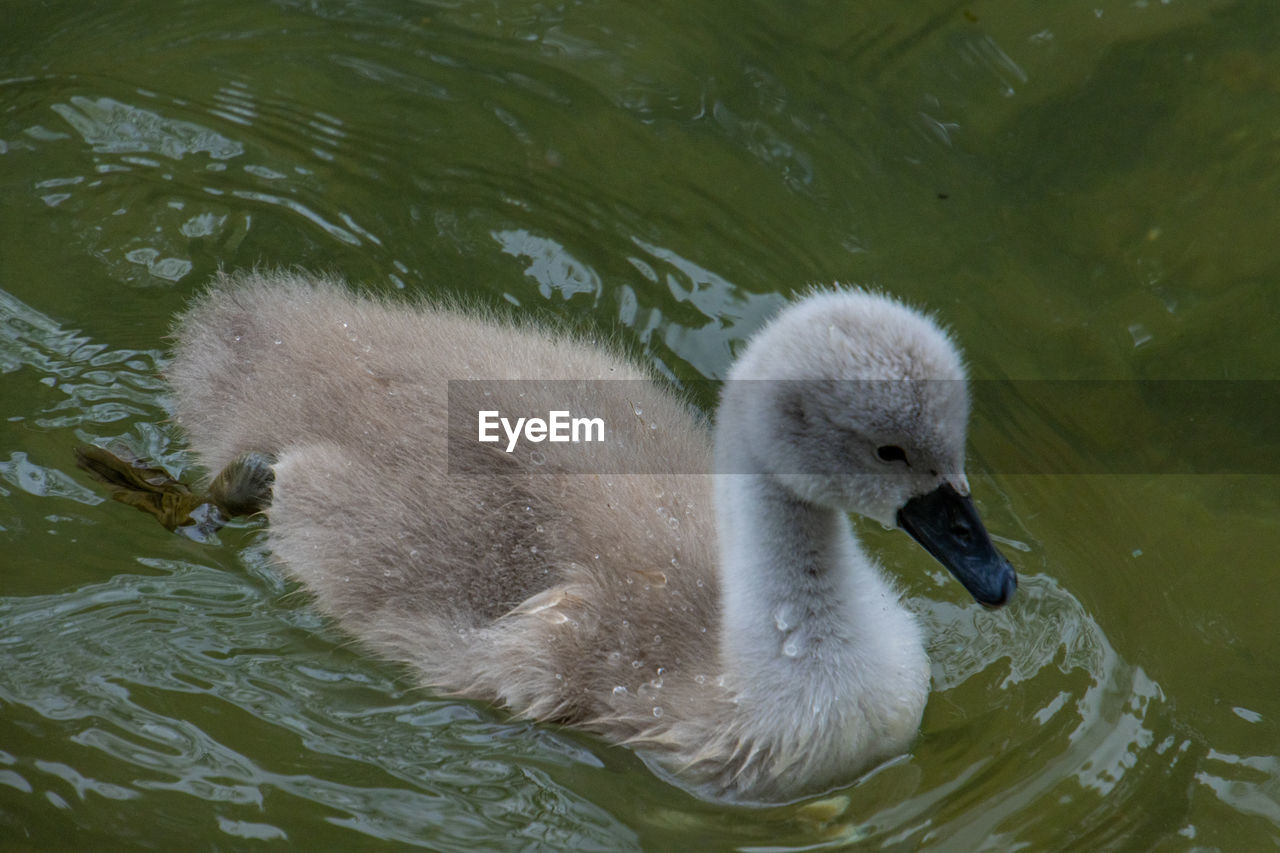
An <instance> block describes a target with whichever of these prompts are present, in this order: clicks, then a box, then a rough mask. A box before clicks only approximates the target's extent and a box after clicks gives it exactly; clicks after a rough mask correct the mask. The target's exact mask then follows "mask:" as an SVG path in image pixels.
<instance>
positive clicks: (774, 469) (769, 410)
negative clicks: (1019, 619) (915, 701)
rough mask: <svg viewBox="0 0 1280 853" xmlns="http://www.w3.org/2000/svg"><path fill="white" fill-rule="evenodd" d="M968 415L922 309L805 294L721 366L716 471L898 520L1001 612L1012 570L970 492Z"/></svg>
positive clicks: (951, 359)
mask: <svg viewBox="0 0 1280 853" xmlns="http://www.w3.org/2000/svg"><path fill="white" fill-rule="evenodd" d="M968 418H969V392H968V386H967V383H966V373H965V368H964V362H963V359H962V358H961V355H960V352H959V350H958V349H957V347H956V345H955V344H954V343H953V342H952V340H951V338H950V336H949V335H948V334H947V333H946V332H945V331H943V329H942V328H941V327H940V326H939V325H938V324H937V323H936V322H934V321H933V320H932V319H931V318H930V317H928V316H926V315H924V314H922V313H920V312H918V311H916V310H914V309H912V308H909V307H907V306H905V305H903V304H902V303H900V302H898V301H896V300H894V299H892V298H890V297H887V296H884V295H881V294H877V293H872V292H868V291H864V290H841V291H829V292H822V293H817V294H814V295H812V296H810V297H809V298H807V299H805V300H803V301H801V302H799V303H797V304H795V305H793V306H791V307H789V308H788V309H787V310H785V311H783V312H782V313H781V314H780V315H779V316H778V317H777V318H775V319H774V320H773V321H772V322H771V323H769V324H768V325H767V326H765V328H764V329H762V330H761V331H760V332H759V333H758V334H757V335H756V336H755V337H753V338H752V340H751V342H750V344H749V345H748V347H747V349H746V351H745V352H744V353H743V355H742V357H741V358H740V359H739V360H738V362H737V363H736V364H735V365H734V367H733V370H732V371H731V372H730V374H729V381H728V382H726V384H725V389H724V392H723V396H722V401H721V408H720V416H719V420H718V426H717V442H716V448H717V449H716V452H717V464H718V471H719V472H720V473H749V474H757V475H762V476H765V477H767V478H769V479H771V480H773V481H774V482H775V483H776V484H778V485H779V486H780V487H781V488H782V489H783V490H784V491H785V492H787V493H790V495H791V496H792V497H794V498H795V499H798V500H799V501H801V502H804V503H807V504H811V505H816V506H821V507H827V508H831V509H838V510H842V511H845V512H854V513H858V514H860V515H863V516H866V517H868V518H872V519H874V520H876V521H879V522H881V523H882V524H885V525H887V526H897V527H901V528H903V529H904V530H906V531H907V533H908V534H910V535H911V536H912V538H914V539H916V540H917V541H918V542H920V544H921V545H923V546H924V547H925V549H926V550H928V551H929V553H930V554H932V555H933V556H934V557H935V558H936V559H938V560H939V562H941V563H942V564H943V565H944V566H946V567H947V568H948V569H949V570H950V571H951V572H952V573H953V574H954V575H955V576H956V577H957V579H959V580H960V581H961V583H963V584H964V586H965V588H966V589H968V591H969V592H970V594H972V595H973V596H974V598H975V599H977V600H978V601H979V602H982V603H983V604H988V605H993V606H999V605H1002V604H1004V603H1005V602H1006V601H1008V599H1009V598H1010V597H1011V596H1012V594H1013V591H1014V589H1015V587H1016V577H1015V575H1014V572H1013V568H1012V567H1011V566H1010V565H1009V563H1008V561H1007V560H1005V559H1004V557H1002V556H1001V555H1000V554H999V552H997V551H996V550H995V547H994V546H993V545H992V544H991V539H990V537H989V535H988V534H987V532H986V530H985V528H984V527H983V526H982V522H981V521H980V520H979V518H978V515H977V512H976V510H975V509H974V507H973V503H972V501H971V500H970V498H969V483H968V480H967V479H966V478H965V474H964V447H965V435H966V429H967V424H968ZM729 424H732V426H729Z"/></svg>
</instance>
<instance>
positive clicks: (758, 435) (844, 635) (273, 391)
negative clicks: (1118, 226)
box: [169, 273, 1016, 802]
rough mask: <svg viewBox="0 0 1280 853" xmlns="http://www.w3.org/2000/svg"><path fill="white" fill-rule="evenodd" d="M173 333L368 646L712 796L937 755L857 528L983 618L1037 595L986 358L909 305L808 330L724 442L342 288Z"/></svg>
mask: <svg viewBox="0 0 1280 853" xmlns="http://www.w3.org/2000/svg"><path fill="white" fill-rule="evenodd" d="M176 339H177V344H176V353H175V357H174V360H173V363H172V365H171V367H170V370H169V376H170V381H171V384H172V386H173V390H174V395H175V399H176V404H177V412H176V417H177V420H178V422H179V423H180V424H181V425H182V426H183V427H184V429H185V430H186V431H187V433H188V436H189V439H190V443H191V446H192V448H193V449H194V450H195V452H196V454H197V455H198V456H199V458H200V461H201V462H202V463H203V464H204V465H205V467H206V468H207V469H208V470H210V471H213V472H217V471H220V470H223V469H226V470H225V471H224V472H223V475H222V476H220V477H219V482H220V483H223V484H225V483H239V484H242V487H241V488H242V489H243V488H244V487H243V484H246V483H247V484H251V486H250V487H249V488H256V489H259V490H261V493H260V494H256V495H245V494H243V493H241V494H236V495H233V497H234V498H235V501H234V502H235V503H236V504H237V505H238V506H240V507H243V508H249V507H254V506H259V505H261V506H265V507H266V509H265V513H266V515H267V517H268V519H269V521H270V526H269V528H268V544H269V547H270V549H271V551H272V553H273V555H274V557H275V559H276V560H278V561H279V563H280V564H281V565H282V566H283V568H284V570H285V571H286V572H287V573H288V574H289V575H291V576H292V577H294V578H296V579H297V580H298V581H300V582H301V583H302V584H303V585H305V586H306V588H307V589H308V590H309V591H310V592H311V593H312V595H313V596H314V598H315V600H316V604H317V606H318V607H319V608H320V609H321V610H322V611H323V612H325V613H327V614H329V615H330V616H332V617H333V618H334V619H335V620H336V621H337V622H338V623H339V625H341V627H342V628H343V629H344V630H345V631H347V632H349V633H350V634H351V635H353V636H354V637H356V638H358V639H359V640H360V641H362V642H363V643H364V644H365V645H366V646H367V647H368V648H369V649H371V650H373V651H374V652H376V653H378V654H380V655H383V656H386V657H388V658H392V659H395V660H400V661H404V662H406V663H408V664H410V665H411V666H412V667H414V668H415V669H416V670H417V673H418V675H419V676H420V677H421V678H422V680H423V681H424V682H425V683H426V684H429V685H432V686H435V687H437V688H441V689H444V690H447V691H451V692H454V693H457V694H460V695H464V696H470V697H474V698H478V699H483V700H488V701H491V702H495V703H497V704H500V705H502V706H505V707H506V708H508V709H510V710H511V711H513V712H514V713H516V714H520V715H524V716H528V717H533V718H538V719H543V720H549V721H553V722H557V723H564V724H570V725H576V726H580V727H582V728H586V729H589V730H592V731H595V732H598V733H600V734H601V735H603V736H604V737H606V738H608V739H609V740H611V741H614V742H620V743H629V744H633V745H636V746H637V747H639V748H640V749H641V750H642V754H643V755H645V756H646V758H647V759H648V760H650V761H651V763H653V764H654V765H656V766H658V767H660V768H661V769H663V770H664V771H665V772H667V773H670V774H672V775H673V776H675V777H676V778H677V779H678V780H679V781H681V782H682V783H683V784H686V785H688V786H689V787H691V788H694V789H695V790H698V791H700V792H702V793H704V794H707V795H711V796H718V797H723V798H727V799H734V800H741V801H755V802H763V801H778V800H783V799H790V798H794V797H797V796H800V795H803V794H809V793H815V792H819V791H823V790H826V789H829V788H831V787H833V786H835V785H837V784H839V783H841V782H847V781H850V780H851V779H852V778H853V777H854V776H855V775H856V774H857V773H858V772H859V771H860V770H863V769H865V768H867V767H868V766H869V765H871V764H872V763H873V762H876V761H879V760H882V759H884V758H886V757H889V756H892V755H894V754H896V753H899V752H901V751H902V750H903V749H905V748H906V747H907V745H908V744H909V743H910V742H911V740H912V738H913V737H914V735H915V732H916V729H917V728H918V726H919V722H920V717H921V714H922V712H923V710H924V705H925V700H926V697H927V694H928V687H929V669H928V660H927V658H926V656H925V651H924V644H923V642H922V638H921V636H920V631H919V629H918V627H917V626H916V623H915V621H914V620H913V618H912V616H911V614H910V613H909V612H908V611H907V610H906V609H905V608H904V607H903V606H902V605H901V603H900V602H899V600H898V594H897V593H896V592H895V590H894V589H893V587H892V586H891V585H890V583H889V582H888V581H887V580H886V579H885V578H884V577H883V575H882V573H881V569H880V568H879V566H878V565H877V564H876V563H875V562H874V561H873V560H872V559H871V558H870V557H868V556H867V555H866V554H864V553H863V551H862V550H861V549H860V548H859V545H858V542H857V540H856V539H855V538H854V535H853V532H852V529H851V527H850V524H849V520H848V517H847V515H846V513H848V512H857V513H860V514H862V515H865V516H868V517H870V518H873V519H876V520H878V521H881V522H883V523H885V524H890V525H895V524H896V525H898V526H900V527H902V528H904V529H905V530H906V531H907V532H908V533H909V534H910V535H911V536H912V537H914V538H915V539H917V540H918V541H919V542H920V543H921V544H922V545H924V547H925V548H926V549H928V551H929V552H930V553H931V554H933V556H934V557H936V558H937V559H938V560H939V561H940V562H942V563H943V564H944V565H945V566H946V567H947V568H948V569H950V570H951V571H952V573H954V574H955V575H956V577H957V578H958V579H959V580H960V581H961V582H962V583H963V584H964V585H965V587H966V588H967V589H968V590H969V592H970V593H971V594H972V595H973V596H974V597H975V598H976V599H977V600H978V601H980V602H982V603H984V604H988V605H993V606H999V605H1001V604H1004V603H1005V602H1006V601H1007V600H1008V599H1009V598H1010V597H1011V596H1012V594H1013V592H1014V588H1015V585H1016V581H1015V576H1014V572H1013V569H1012V567H1011V566H1010V565H1009V564H1008V562H1006V561H1005V560H1004V558H1003V557H1001V556H1000V555H999V554H998V553H997V552H996V550H995V548H994V547H993V546H992V544H991V540H990V539H989V537H988V536H987V533H986V531H985V530H984V529H983V527H982V524H981V522H980V521H979V520H978V517H977V514H976V512H975V511H974V508H973V504H972V502H971V501H970V499H969V497H968V493H969V485H968V482H967V481H966V480H965V477H964V472H963V462H964V439H965V429H966V422H967V417H968V396H967V391H966V388H965V381H964V380H965V373H964V367H963V365H962V362H961V359H960V356H959V354H958V353H957V351H956V348H955V347H954V345H953V344H952V343H951V341H950V339H949V338H948V337H947V335H946V334H945V333H943V332H942V331H941V330H940V329H939V328H938V326H937V325H935V324H934V323H933V322H932V321H931V320H930V319H928V318H927V317H925V316H923V315H921V314H919V313H917V312H915V311H913V310H911V309H910V308H907V307H905V306H903V305H901V304H900V303H898V302H896V301H894V300H892V299H890V298H887V297H885V296H880V295H877V294H873V293H867V292H865V291H860V290H845V291H834V292H827V293H819V294H816V295H813V296H810V297H808V298H807V299H805V300H803V301H801V302H799V303H797V304H795V305H792V306H791V307H789V308H788V309H786V310H785V311H783V312H782V313H781V314H780V315H779V316H778V317H777V318H776V319H774V320H773V321H772V322H771V323H770V324H769V325H767V326H766V327H765V328H764V329H763V330H761V331H760V332H759V333H758V334H756V336H755V337H754V338H753V339H752V340H751V342H750V344H749V345H748V347H747V349H746V351H745V353H744V354H743V356H742V358H741V360H740V361H739V362H738V363H737V365H736V366H735V367H734V368H733V371H732V373H731V375H730V378H729V381H728V382H726V383H725V386H724V389H723V391H722V399H721V403H720V408H719V413H718V416H717V419H716V426H715V430H714V436H712V435H710V434H709V433H708V430H707V429H706V428H705V426H704V424H703V423H702V421H701V420H700V419H699V417H698V416H697V414H696V413H694V412H693V411H691V410H690V409H689V408H688V407H687V406H686V405H685V404H684V403H683V402H681V401H680V400H679V399H677V398H676V397H674V396H673V395H671V394H669V393H668V392H666V391H664V390H663V389H662V388H661V387H659V386H658V385H656V384H654V383H652V382H651V381H649V379H648V378H647V377H646V374H645V373H644V372H643V371H642V370H640V369H638V368H636V367H635V366H633V365H631V364H629V363H628V362H627V361H625V360H623V359H621V358H619V357H618V356H616V355H614V354H613V353H611V352H608V351H602V350H600V349H599V348H596V347H593V346H591V345H589V344H588V343H587V342H585V341H582V340H580V339H576V338H573V337H570V336H564V335H555V334H548V333H546V332H545V331H541V330H537V329H533V328H530V327H528V326H524V325H513V324H511V323H510V322H507V321H503V320H499V319H495V318H493V317H486V316H477V315H475V314H468V313H465V312H460V311H456V310H452V309H445V308H438V307H432V306H422V305H419V306H409V305H403V304H393V303H390V302H384V301H380V300H377V299H373V298H369V297H364V296H356V295H353V294H352V293H351V292H350V291H349V290H347V289H346V288H345V287H344V286H342V285H341V284H340V283H338V282H335V281H329V280H322V279H311V278H303V277H299V276H296V275H292V274H284V273H279V274H265V275H264V274H258V273H254V274H244V275H238V276H221V277H220V278H219V279H218V280H217V281H215V282H214V284H213V286H212V287H211V288H210V290H209V291H208V292H207V293H206V294H204V295H203V296H202V297H200V298H198V299H197V300H196V301H195V303H194V304H193V305H192V306H191V308H190V309H189V310H188V311H187V312H186V313H185V314H184V315H182V316H181V317H180V318H179V321H178V324H177V328H176ZM449 380H472V381H461V382H459V381H453V382H451V381H449ZM502 380H524V381H518V382H512V381H502ZM584 380H615V381H607V382H606V381H584ZM617 380H626V381H617ZM482 410H487V411H496V412H499V413H501V416H503V417H507V418H509V419H510V420H511V421H512V422H514V421H515V418H516V417H526V416H532V415H541V416H543V417H545V416H546V414H547V413H549V412H552V411H556V410H567V411H569V412H572V413H573V414H575V415H584V416H591V417H598V418H601V419H602V420H603V422H604V424H605V429H604V434H603V438H604V440H603V441H599V442H594V443H581V444H551V443H549V442H544V443H539V444H529V443H526V444H524V445H520V446H516V447H513V448H512V449H511V451H510V452H508V450H507V444H508V443H507V441H506V439H505V437H504V438H503V440H502V441H500V442H498V443H486V442H480V441H478V440H477V439H478V435H479V430H478V417H479V412H480V411H482ZM713 439H714V440H713ZM244 468H247V469H251V475H250V476H238V475H237V473H236V472H237V471H238V470H239V469H244ZM713 471H714V475H711V474H712V472H713ZM224 502H227V503H230V502H231V501H224Z"/></svg>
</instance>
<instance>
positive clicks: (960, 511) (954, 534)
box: [898, 484, 1018, 607]
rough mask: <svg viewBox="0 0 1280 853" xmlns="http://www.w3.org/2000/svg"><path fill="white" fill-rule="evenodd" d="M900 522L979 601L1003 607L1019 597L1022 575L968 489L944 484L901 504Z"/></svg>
mask: <svg viewBox="0 0 1280 853" xmlns="http://www.w3.org/2000/svg"><path fill="white" fill-rule="evenodd" d="M898 526H899V527H901V528H902V529H903V530H905V531H907V533H908V534H909V535H910V536H911V538H912V539H914V540H916V541H917V542H919V543H920V544H921V545H923V546H924V549H925V550H926V551H928V552H929V553H930V554H932V555H933V557H934V559H935V560H937V561H938V562H939V563H942V565H944V566H946V567H947V570H948V571H950V572H951V574H953V575H955V576H956V580H958V581H960V583H962V584H964V588H965V589H967V590H969V594H970V595H972V596H973V598H974V600H975V601H977V602H978V603H979V604H985V605H986V606H988V607H1002V606H1003V605H1005V604H1007V603H1008V601H1009V599H1011V598H1013V592H1014V590H1016V589H1017V588H1018V576H1017V575H1016V574H1014V571H1013V566H1011V565H1009V561H1008V560H1006V559H1005V558H1004V557H1002V556H1001V555H1000V552H999V551H997V550H996V548H995V546H994V545H992V544H991V537H990V536H989V535H988V534H987V529H986V528H985V527H983V526H982V520H981V519H980V518H978V511H977V510H976V509H974V507H973V501H972V500H971V499H970V498H969V497H968V496H967V495H961V494H960V493H959V492H957V491H956V490H955V489H954V488H953V487H952V486H950V485H948V484H944V485H942V486H939V487H938V488H936V489H934V490H933V491H932V492H929V494H927V495H921V496H919V497H916V498H912V499H911V500H909V501H907V502H906V504H905V505H904V506H903V507H902V509H900V510H898Z"/></svg>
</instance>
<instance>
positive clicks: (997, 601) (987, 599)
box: [975, 562, 1018, 610]
mask: <svg viewBox="0 0 1280 853" xmlns="http://www.w3.org/2000/svg"><path fill="white" fill-rule="evenodd" d="M1005 568H1006V569H1007V570H1008V571H1006V572H1005V573H1004V577H1003V578H1001V579H1000V588H999V590H998V591H996V592H995V593H994V594H993V595H989V596H983V597H982V598H978V602H979V603H980V604H982V606H984V607H989V608H991V609H992V610H995V609H997V608H1000V607H1004V606H1005V605H1006V604H1008V603H1009V602H1010V601H1012V600H1013V594H1014V593H1015V592H1017V591H1018V575H1017V573H1016V572H1014V570H1013V566H1010V565H1009V564H1008V563H1007V562H1006V563H1005ZM976 597H977V596H975V598H976Z"/></svg>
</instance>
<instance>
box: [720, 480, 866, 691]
mask: <svg viewBox="0 0 1280 853" xmlns="http://www.w3.org/2000/svg"><path fill="white" fill-rule="evenodd" d="M716 491H717V494H716V497H717V514H718V516H719V530H720V548H721V571H722V578H721V582H722V584H723V589H724V602H725V611H724V618H723V622H722V636H721V648H722V650H723V657H724V660H725V664H726V666H727V668H728V669H729V671H730V674H731V675H732V674H734V671H735V670H737V671H738V674H739V675H741V676H743V678H744V679H750V680H752V681H754V682H756V683H759V682H760V679H761V676H762V672H767V670H765V671H762V670H761V669H760V665H761V662H762V661H778V662H779V663H782V664H785V665H786V668H787V670H788V671H790V672H791V673H792V674H793V675H794V671H795V669H796V668H797V667H801V668H803V666H804V663H805V662H806V660H810V661H812V660H817V659H822V660H825V661H827V662H829V663H830V662H834V661H835V660H836V659H838V658H840V657H841V656H842V655H844V654H847V653H849V652H850V651H851V645H852V644H853V641H854V639H855V632H854V630H853V629H854V627H855V624H856V622H857V616H856V613H855V612H854V605H855V602H856V595H855V589H854V588H855V585H856V581H857V576H858V574H859V570H860V568H861V567H864V566H866V565H867V560H866V558H865V557H864V556H863V555H862V552H861V551H860V550H859V548H858V545H857V542H856V541H855V540H854V538H853V534H852V532H851V530H850V527H849V521H848V519H847V518H846V517H845V515H844V513H842V512H840V511H838V510H832V509H826V508H823V507H818V506H815V505H813V504H810V503H806V502H804V501H802V500H800V499H799V498H797V497H795V496H794V495H792V494H791V493H790V492H789V491H787V490H786V489H785V487H783V486H782V485H781V484H780V483H778V482H776V481H775V480H774V479H773V478H772V477H770V476H769V475H767V474H725V475H720V476H719V477H718V483H717V490H716ZM761 687H762V688H765V689H767V686H766V685H764V684H761Z"/></svg>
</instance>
